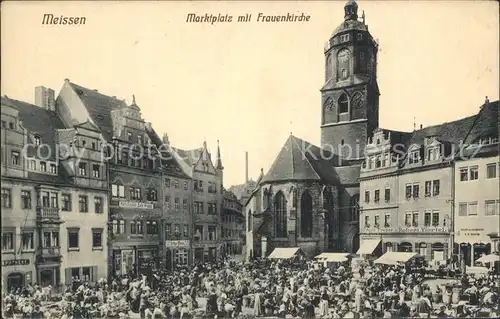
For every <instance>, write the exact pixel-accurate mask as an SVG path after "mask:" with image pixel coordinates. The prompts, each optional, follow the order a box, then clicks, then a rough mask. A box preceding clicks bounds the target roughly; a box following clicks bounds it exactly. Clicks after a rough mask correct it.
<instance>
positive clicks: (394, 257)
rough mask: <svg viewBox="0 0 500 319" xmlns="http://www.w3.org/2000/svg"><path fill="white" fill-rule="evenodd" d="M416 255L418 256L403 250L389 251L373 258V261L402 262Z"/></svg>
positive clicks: (382, 262) (380, 262)
mask: <svg viewBox="0 0 500 319" xmlns="http://www.w3.org/2000/svg"><path fill="white" fill-rule="evenodd" d="M416 256H418V254H417V253H403V252H395V251H389V252H386V253H385V254H383V255H382V257H380V258H379V259H377V260H375V263H376V264H384V265H397V264H404V263H407V262H408V261H410V260H411V259H412V258H414V257H416Z"/></svg>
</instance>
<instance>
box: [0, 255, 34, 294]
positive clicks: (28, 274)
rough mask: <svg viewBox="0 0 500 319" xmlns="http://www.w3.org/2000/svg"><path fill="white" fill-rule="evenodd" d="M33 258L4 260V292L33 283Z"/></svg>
mask: <svg viewBox="0 0 500 319" xmlns="http://www.w3.org/2000/svg"><path fill="white" fill-rule="evenodd" d="M34 270H35V269H34V263H33V259H4V260H2V292H7V291H11V290H13V289H17V288H21V287H24V286H26V285H28V284H30V285H31V284H33V274H34Z"/></svg>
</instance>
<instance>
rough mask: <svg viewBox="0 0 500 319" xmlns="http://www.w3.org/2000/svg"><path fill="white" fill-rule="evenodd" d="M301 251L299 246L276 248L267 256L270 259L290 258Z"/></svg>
mask: <svg viewBox="0 0 500 319" xmlns="http://www.w3.org/2000/svg"><path fill="white" fill-rule="evenodd" d="M299 252H301V250H300V248H299V247H293V248H275V249H274V250H273V252H272V253H271V254H270V255H269V256H268V257H267V258H269V259H289V258H292V257H293V256H295V255H297V254H298V253H299Z"/></svg>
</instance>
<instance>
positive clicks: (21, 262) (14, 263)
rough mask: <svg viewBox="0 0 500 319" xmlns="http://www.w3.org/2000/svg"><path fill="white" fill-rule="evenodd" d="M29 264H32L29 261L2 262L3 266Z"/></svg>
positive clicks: (13, 260)
mask: <svg viewBox="0 0 500 319" xmlns="http://www.w3.org/2000/svg"><path fill="white" fill-rule="evenodd" d="M29 264H30V260H29V259H11V260H2V266H24V265H29Z"/></svg>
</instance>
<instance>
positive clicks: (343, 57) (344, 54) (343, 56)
mask: <svg viewBox="0 0 500 319" xmlns="http://www.w3.org/2000/svg"><path fill="white" fill-rule="evenodd" d="M337 57H338V59H339V62H346V61H348V60H349V58H350V57H351V52H350V51H349V50H347V49H343V50H340V51H339V53H338V55H337Z"/></svg>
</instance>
